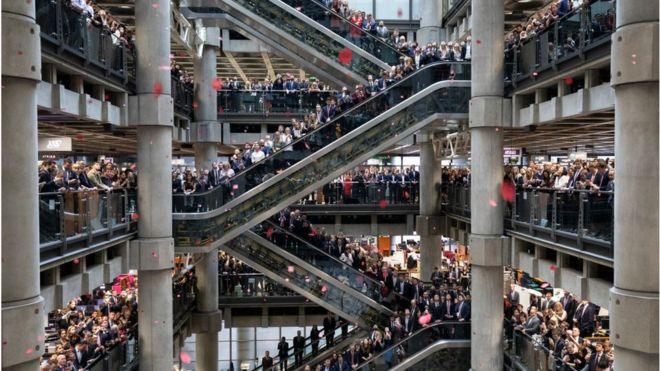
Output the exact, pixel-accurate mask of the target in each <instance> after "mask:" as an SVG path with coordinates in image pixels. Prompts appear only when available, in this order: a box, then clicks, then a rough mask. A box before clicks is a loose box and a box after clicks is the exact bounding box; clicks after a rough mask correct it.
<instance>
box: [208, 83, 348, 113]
mask: <svg viewBox="0 0 660 371" xmlns="http://www.w3.org/2000/svg"><path fill="white" fill-rule="evenodd" d="M336 94H337V91H334V90H330V91H318V92H315V91H301V92H298V93H289V94H287V93H286V91H284V90H268V91H260V90H227V89H223V90H220V91H219V92H218V111H219V114H220V115H222V114H223V113H309V112H314V110H315V109H316V105H317V104H319V105H321V106H323V105H325V101H326V100H327V99H328V97H335V95H336Z"/></svg>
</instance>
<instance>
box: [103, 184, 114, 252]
mask: <svg viewBox="0 0 660 371" xmlns="http://www.w3.org/2000/svg"><path fill="white" fill-rule="evenodd" d="M112 211H113V210H112V191H107V192H106V196H105V223H106V226H107V228H108V234H107V238H108V240H109V239H111V238H112Z"/></svg>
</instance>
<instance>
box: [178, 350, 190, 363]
mask: <svg viewBox="0 0 660 371" xmlns="http://www.w3.org/2000/svg"><path fill="white" fill-rule="evenodd" d="M179 358H181V362H183V363H186V364H187V363H190V354H188V353H186V352H184V351H181V354H179Z"/></svg>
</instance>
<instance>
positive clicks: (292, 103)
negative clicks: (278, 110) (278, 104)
mask: <svg viewBox="0 0 660 371" xmlns="http://www.w3.org/2000/svg"><path fill="white" fill-rule="evenodd" d="M298 88H299V85H298V83H297V82H296V81H294V80H293V77H291V76H289V79H288V81H287V82H286V83H285V84H284V90H285V94H286V106H287V108H294V107H296V105H297V102H296V101H297V100H298Z"/></svg>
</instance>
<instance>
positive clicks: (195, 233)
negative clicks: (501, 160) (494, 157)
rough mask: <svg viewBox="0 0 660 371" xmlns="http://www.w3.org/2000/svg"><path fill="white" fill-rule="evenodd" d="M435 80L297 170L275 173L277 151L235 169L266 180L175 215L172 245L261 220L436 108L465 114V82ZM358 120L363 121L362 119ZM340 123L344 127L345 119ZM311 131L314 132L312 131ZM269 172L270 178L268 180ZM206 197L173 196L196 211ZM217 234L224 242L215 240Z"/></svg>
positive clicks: (207, 240)
mask: <svg viewBox="0 0 660 371" xmlns="http://www.w3.org/2000/svg"><path fill="white" fill-rule="evenodd" d="M440 84H441V85H437V88H436V89H435V90H434V91H429V92H428V93H427V94H423V95H419V96H417V98H416V99H414V100H413V101H410V102H408V104H407V105H402V106H400V107H399V108H398V109H397V110H396V112H393V113H392V114H391V115H390V117H388V118H383V119H382V120H380V121H377V120H373V122H371V123H370V124H369V126H368V127H364V128H362V129H361V130H360V131H359V135H358V134H357V132H356V133H353V134H351V135H349V136H347V138H345V139H344V138H342V139H343V140H341V141H340V142H339V143H338V144H336V148H334V149H333V150H328V149H327V148H326V149H325V150H324V152H322V153H320V154H319V155H318V156H314V157H312V158H313V160H311V159H310V160H311V161H313V162H311V163H310V164H309V165H308V166H299V167H298V168H297V169H290V171H287V173H286V174H279V173H280V172H281V170H282V168H284V167H286V164H282V163H281V162H276V161H277V160H278V159H279V160H280V161H281V159H280V157H279V156H278V153H276V154H275V155H273V156H270V157H269V158H267V159H266V160H262V161H260V162H259V163H258V164H257V165H256V166H257V167H258V170H257V171H247V172H245V173H243V177H241V175H240V174H239V176H238V177H236V178H238V179H237V180H238V181H241V180H242V181H252V182H255V181H256V180H257V179H256V178H257V177H259V178H263V177H265V178H268V179H269V181H268V183H265V184H268V186H265V184H264V185H261V186H260V188H255V189H254V190H253V191H251V192H249V193H247V194H246V196H245V197H241V198H237V199H236V200H234V201H233V202H232V203H230V204H227V205H226V206H225V207H224V208H223V209H219V210H217V211H212V212H210V213H203V214H197V215H195V214H193V215H190V216H191V217H186V215H185V214H184V215H178V216H177V215H175V220H174V228H173V230H174V233H175V236H176V237H175V238H176V244H177V246H203V245H208V244H211V243H222V242H226V239H228V238H231V237H232V236H231V235H229V233H230V232H231V231H232V230H235V229H237V228H238V227H242V226H244V225H245V223H248V222H251V223H253V225H254V224H256V223H258V219H257V218H259V217H260V218H262V220H263V219H265V218H267V217H269V216H270V215H266V214H267V213H269V212H273V213H274V212H276V211H277V210H275V209H277V208H278V207H280V208H283V207H285V206H286V205H284V203H285V202H287V201H286V200H287V199H289V200H291V201H292V202H295V199H296V198H298V199H299V198H302V197H303V196H304V195H305V193H306V192H311V191H312V190H313V189H315V188H317V187H318V186H319V185H320V184H319V183H321V184H322V182H326V181H327V180H328V177H329V176H332V175H331V174H332V173H333V172H335V173H336V172H338V171H345V170H346V168H350V167H351V166H353V164H354V163H355V162H359V161H363V160H364V159H366V158H367V157H368V156H370V155H371V153H372V152H373V151H374V150H375V149H378V148H380V147H384V146H387V145H390V143H392V144H393V143H395V142H396V140H397V137H399V136H401V137H402V138H403V137H405V136H406V135H408V134H412V132H414V131H415V130H417V129H418V128H417V126H416V125H417V124H419V123H421V122H423V121H424V120H426V119H428V118H429V117H430V116H432V115H434V114H442V113H447V114H456V113H467V111H468V100H469V96H470V88H469V85H468V84H467V83H463V82H457V83H448V85H447V86H444V87H443V86H442V83H440ZM374 116H375V114H374ZM350 117H351V119H355V118H357V117H356V116H354V115H350ZM363 120H364V121H366V119H363ZM360 122H363V121H362V120H360V121H358V122H353V123H355V124H358V123H360ZM346 126H349V125H348V123H347V125H346ZM343 127H344V126H342V128H343ZM332 129H333V130H332V131H331V132H327V131H324V130H317V131H315V132H313V133H312V134H311V136H312V139H314V138H318V139H321V140H325V141H327V142H331V141H332V140H333V138H334V136H335V135H336V132H335V128H332ZM316 134H320V135H319V136H315V135H316ZM325 135H331V138H327V137H324V136H325ZM308 138H309V136H308ZM316 143H318V142H316ZM280 153H285V154H287V153H288V151H281V152H280ZM285 159H286V158H285ZM264 165H266V166H264ZM268 165H270V166H272V168H271V167H270V166H268ZM262 166H263V167H262ZM270 169H275V171H273V172H272V173H271V172H270V171H269V170H270ZM252 170H254V169H252ZM246 173H247V174H249V175H251V176H255V178H247V177H246V176H245V174H246ZM255 173H256V174H255ZM261 174H263V175H261ZM276 174H277V175H276ZM329 174H330V175H329ZM271 177H272V178H273V179H270V178H271ZM240 188H241V187H240V185H239V184H236V185H233V186H231V187H229V189H227V188H224V189H226V192H227V194H230V193H231V192H235V191H237V190H239V189H240ZM243 188H247V187H246V185H245V183H243ZM210 195H211V196H216V195H218V193H211V194H210ZM208 196H209V194H207V195H203V196H201V198H200V200H199V202H196V201H197V200H196V199H195V198H193V197H179V198H178V200H179V202H180V201H184V202H185V203H187V204H184V206H188V207H190V208H191V209H192V211H196V210H198V205H202V204H205V205H209V204H214V203H216V202H218V201H219V200H215V199H210V200H208V199H206V200H205V199H204V198H205V197H208ZM282 205H284V206H282ZM180 207H181V205H180V204H177V200H176V197H175V210H177V209H179V208H180ZM278 210H279V209H278ZM262 214H263V215H262ZM239 233H241V232H240V231H239V230H237V231H236V232H235V233H234V234H233V236H236V235H237V234H239ZM221 238H223V239H224V241H221Z"/></svg>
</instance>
